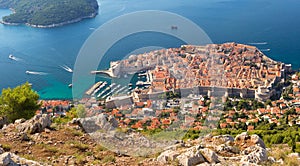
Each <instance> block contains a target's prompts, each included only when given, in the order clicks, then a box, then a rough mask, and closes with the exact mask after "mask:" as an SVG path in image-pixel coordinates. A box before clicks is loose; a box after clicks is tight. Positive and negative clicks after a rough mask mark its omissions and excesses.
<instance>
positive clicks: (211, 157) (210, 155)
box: [200, 148, 220, 163]
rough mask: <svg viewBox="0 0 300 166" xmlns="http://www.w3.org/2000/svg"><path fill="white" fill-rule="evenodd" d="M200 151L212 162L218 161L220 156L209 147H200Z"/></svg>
mask: <svg viewBox="0 0 300 166" xmlns="http://www.w3.org/2000/svg"><path fill="white" fill-rule="evenodd" d="M200 152H201V154H202V156H203V157H204V158H205V159H206V160H207V161H208V162H210V163H218V162H220V161H219V158H218V155H217V154H216V153H215V152H214V151H212V150H211V149H208V148H204V149H200Z"/></svg>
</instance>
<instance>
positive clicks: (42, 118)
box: [0, 115, 300, 166]
mask: <svg viewBox="0 0 300 166" xmlns="http://www.w3.org/2000/svg"><path fill="white" fill-rule="evenodd" d="M80 121H81V122H83V121H84V120H82V119H81V120H79V122H80ZM77 122H78V119H77ZM81 125H82V124H74V123H71V122H69V123H65V124H57V123H52V121H51V118H50V117H49V116H47V115H37V116H35V117H34V118H32V119H30V120H27V121H25V120H24V119H20V120H16V121H15V123H12V124H9V125H5V126H4V127H3V128H2V129H1V130H0V144H1V148H0V165H183V166H193V165H272V164H275V165H284V164H287V165H293V164H294V165H295V164H296V165H300V163H299V159H297V158H299V154H297V153H296V154H292V156H291V155H290V157H289V158H288V156H284V155H277V156H276V155H273V154H272V153H271V152H273V151H272V150H271V149H268V148H266V146H265V144H264V142H263V140H262V139H261V138H260V137H259V136H257V135H248V134H247V133H242V134H240V135H237V136H236V137H235V138H234V137H232V136H230V135H220V136H212V135H207V136H205V137H201V138H199V139H197V140H190V141H178V142H177V143H175V144H174V145H172V146H169V147H167V148H166V149H165V150H164V151H163V152H162V153H160V154H157V155H156V156H157V157H155V155H153V156H147V157H134V156H127V155H122V154H120V153H117V152H112V151H110V150H107V149H106V148H104V147H102V146H101V145H99V144H97V143H96V141H95V140H93V139H92V138H91V136H90V135H89V134H87V133H85V131H84V130H83V129H82V128H81V127H80V126H81ZM102 125H103V123H102ZM282 154H286V153H285V152H283V153H282ZM273 156H274V157H273ZM287 158H288V159H291V160H292V161H289V160H286V159H287Z"/></svg>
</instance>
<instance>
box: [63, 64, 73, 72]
mask: <svg viewBox="0 0 300 166" xmlns="http://www.w3.org/2000/svg"><path fill="white" fill-rule="evenodd" d="M60 67H61V68H63V69H64V70H66V71H67V72H69V73H73V70H72V69H71V68H70V67H68V66H67V65H62V66H60Z"/></svg>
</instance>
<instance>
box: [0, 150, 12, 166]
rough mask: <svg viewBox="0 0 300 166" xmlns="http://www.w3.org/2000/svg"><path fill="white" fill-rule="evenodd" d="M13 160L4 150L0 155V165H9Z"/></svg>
mask: <svg viewBox="0 0 300 166" xmlns="http://www.w3.org/2000/svg"><path fill="white" fill-rule="evenodd" d="M12 162H13V161H12V160H11V156H10V153H9V152H5V153H3V154H1V155H0V165H3V166H7V165H10V164H11V163H12Z"/></svg>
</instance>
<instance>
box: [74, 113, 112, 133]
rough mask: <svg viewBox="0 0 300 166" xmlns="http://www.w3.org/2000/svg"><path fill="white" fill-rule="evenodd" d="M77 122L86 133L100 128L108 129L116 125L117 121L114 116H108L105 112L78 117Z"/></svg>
mask: <svg viewBox="0 0 300 166" xmlns="http://www.w3.org/2000/svg"><path fill="white" fill-rule="evenodd" d="M79 123H80V126H81V127H82V128H83V129H84V130H85V131H86V132H87V133H93V132H96V131H98V130H100V129H102V130H106V131H110V130H113V129H115V128H116V127H118V121H117V120H116V119H115V118H114V117H112V116H109V117H108V116H107V115H105V114H99V115H96V116H93V117H88V118H80V119H79Z"/></svg>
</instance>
